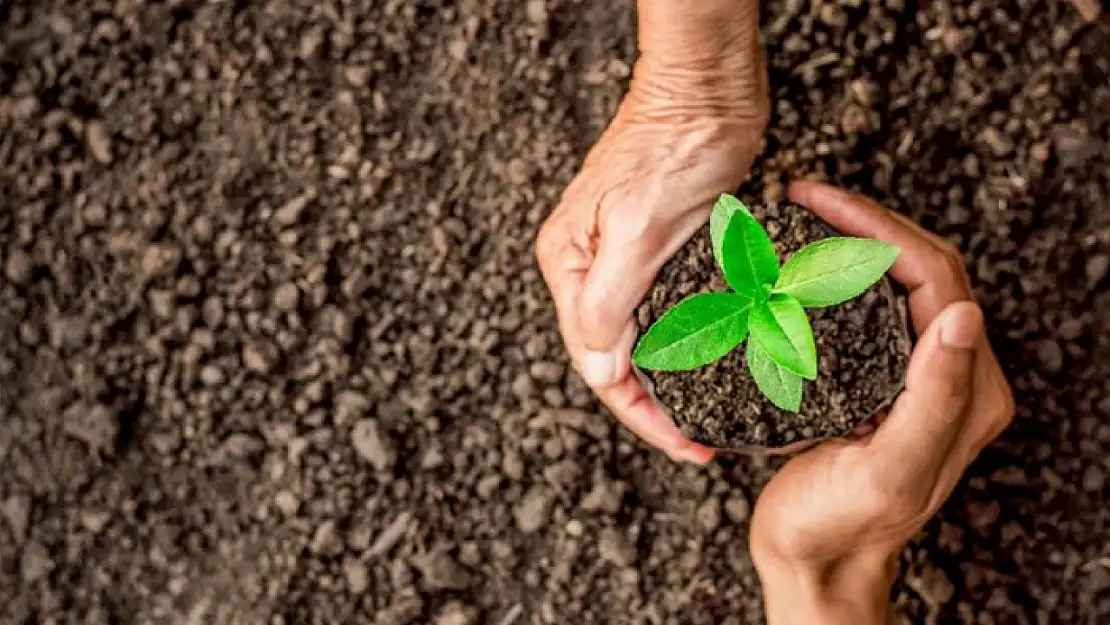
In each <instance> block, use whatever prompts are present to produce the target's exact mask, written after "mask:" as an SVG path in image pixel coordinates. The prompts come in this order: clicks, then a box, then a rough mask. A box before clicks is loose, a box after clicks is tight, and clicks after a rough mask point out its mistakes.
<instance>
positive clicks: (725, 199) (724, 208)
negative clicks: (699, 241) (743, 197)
mask: <svg viewBox="0 0 1110 625" xmlns="http://www.w3.org/2000/svg"><path fill="white" fill-rule="evenodd" d="M737 211H739V212H742V213H748V214H749V215H750V214H751V212H750V211H749V210H748V207H747V206H744V203H743V202H741V201H740V200H738V199H736V196H734V195H729V194H727V193H725V194H722V195H721V197H719V198H717V203H716V204H714V205H713V212H711V213H709V240H710V241H711V242H712V244H713V258H716V259H717V266H718V267H722V268H723V267H724V266H725V263H724V261H723V260H722V257H721V244H722V243H723V242H724V240H725V228H726V227H728V222H729V220H731V219H732V214H733V213H735V212H737Z"/></svg>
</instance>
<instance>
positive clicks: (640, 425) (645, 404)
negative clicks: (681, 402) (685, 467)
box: [596, 375, 713, 464]
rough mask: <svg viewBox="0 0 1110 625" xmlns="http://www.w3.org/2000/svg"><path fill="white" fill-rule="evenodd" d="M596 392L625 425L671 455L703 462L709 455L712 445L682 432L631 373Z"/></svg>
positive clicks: (708, 459) (690, 460)
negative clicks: (697, 440)
mask: <svg viewBox="0 0 1110 625" xmlns="http://www.w3.org/2000/svg"><path fill="white" fill-rule="evenodd" d="M596 392H597V395H598V397H599V398H600V399H601V401H602V402H604V403H605V405H606V406H608V407H609V410H611V411H612V412H613V414H614V415H616V416H617V418H618V419H620V421H621V423H623V424H624V425H625V427H627V428H628V429H630V430H632V432H633V433H634V434H636V435H637V436H639V437H640V438H642V439H643V440H644V441H646V442H647V443H648V444H649V445H651V446H653V447H656V448H658V449H660V450H662V451H663V452H664V453H666V454H667V455H668V456H670V457H671V459H673V460H685V461H687V462H693V463H696V464H705V463H707V462H709V461H710V460H712V459H713V450H712V449H710V448H708V447H706V446H705V445H701V444H699V443H695V442H693V441H690V440H688V439H687V438H686V437H685V436H683V434H682V432H681V431H680V430H679V429H678V426H676V425H675V423H674V421H672V420H671V418H670V417H669V416H667V414H666V413H664V412H663V409H662V408H661V407H660V406H659V403H658V402H657V401H656V400H655V398H654V397H652V396H651V394H650V393H649V392H648V391H647V389H646V388H644V385H643V383H641V382H640V380H638V379H637V378H636V376H635V375H629V376H628V377H627V378H625V379H624V380H621V381H620V382H618V383H617V384H614V385H612V386H609V387H606V388H604V389H600V390H598V391H596Z"/></svg>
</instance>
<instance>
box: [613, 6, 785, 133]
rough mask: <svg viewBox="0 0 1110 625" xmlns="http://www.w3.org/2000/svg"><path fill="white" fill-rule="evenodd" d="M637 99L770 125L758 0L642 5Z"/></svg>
mask: <svg viewBox="0 0 1110 625" xmlns="http://www.w3.org/2000/svg"><path fill="white" fill-rule="evenodd" d="M637 8H638V24H639V47H640V58H639V59H638V60H637V62H636V67H635V72H634V74H633V80H632V89H631V93H630V95H631V96H632V97H634V98H636V99H638V100H640V101H642V102H643V103H645V104H651V105H652V106H650V107H645V108H648V109H649V110H652V111H658V110H659V109H673V111H672V113H677V114H689V116H691V117H694V116H696V117H705V116H707V115H716V116H720V117H722V118H727V119H729V120H733V121H747V122H755V124H756V125H758V126H760V127H762V125H765V124H766V118H767V116H768V110H769V106H768V103H767V74H766V68H765V67H764V62H763V51H762V46H761V44H760V41H759V5H758V2H757V1H756V0H639V2H638V3H637Z"/></svg>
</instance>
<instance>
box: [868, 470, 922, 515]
mask: <svg viewBox="0 0 1110 625" xmlns="http://www.w3.org/2000/svg"><path fill="white" fill-rule="evenodd" d="M860 500H861V501H862V502H863V505H862V508H863V510H864V511H865V512H866V514H868V515H869V516H871V517H872V518H874V519H884V520H890V519H909V518H916V517H918V516H920V515H921V514H922V513H923V512H925V510H926V509H927V507H928V505H929V499H928V495H927V494H926V493H923V492H922V491H921V489H920V488H918V487H916V486H915V485H914V484H912V483H909V482H907V481H906V480H903V479H900V478H899V477H898V475H897V474H896V472H892V471H889V470H884V469H872V470H870V471H868V473H867V475H866V479H865V481H864V485H863V488H861V493H860Z"/></svg>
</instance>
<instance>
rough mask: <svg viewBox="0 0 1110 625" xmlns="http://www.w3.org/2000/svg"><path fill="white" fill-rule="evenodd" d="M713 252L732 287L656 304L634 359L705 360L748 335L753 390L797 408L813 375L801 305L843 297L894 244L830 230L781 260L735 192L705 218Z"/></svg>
mask: <svg viewBox="0 0 1110 625" xmlns="http://www.w3.org/2000/svg"><path fill="white" fill-rule="evenodd" d="M709 234H710V240H711V242H712V245H713V257H714V258H715V259H716V260H717V264H718V265H719V266H720V267H721V271H722V272H723V273H724V276H725V281H726V282H727V283H728V285H729V287H731V288H732V291H730V292H726V293H696V294H694V295H691V296H689V297H687V298H686V299H684V300H682V301H681V302H679V303H678V304H676V305H675V306H674V307H673V308H671V309H670V310H668V311H667V312H666V313H664V314H663V316H662V317H660V318H659V319H658V320H657V321H656V322H655V323H654V324H653V325H652V326H651V328H649V329H648V331H647V334H645V335H644V336H643V338H641V339H640V342H639V344H638V345H637V346H636V350H635V352H633V354H632V361H633V362H634V363H635V364H636V366H638V367H640V368H642V369H654V370H657V371H686V370H689V369H695V368H697V367H701V366H703V365H707V364H709V363H712V362H714V361H716V360H718V359H720V358H722V357H723V356H725V355H726V354H728V353H729V352H730V351H732V350H733V349H735V348H736V347H738V346H739V345H740V344H741V343H743V342H744V341H745V339H747V343H748V345H747V349H746V360H747V362H748V369H749V370H750V371H751V374H752V378H753V379H754V380H755V383H756V385H757V386H758V387H759V390H760V391H761V392H762V393H763V394H764V395H766V396H767V399H769V400H771V403H773V404H775V405H776V406H778V407H779V408H781V409H783V410H787V411H790V412H798V410H799V409H800V408H801V405H802V384H803V380H814V379H816V378H817V346H816V344H815V343H814V340H813V328H812V327H811V326H810V325H809V318H808V317H807V316H806V312H805V309H806V308H821V307H824V306H832V305H834V304H840V303H843V302H846V301H848V300H850V299H852V298H854V297H856V296H858V295H860V294H861V293H863V292H864V291H866V290H867V288H868V287H869V286H871V285H872V284H874V283H875V282H877V281H878V280H879V279H881V278H882V277H883V274H884V273H886V270H887V269H889V268H890V266H891V265H892V264H894V260H895V259H896V258H897V257H898V248H897V247H895V246H893V245H890V244H887V243H883V242H882V241H875V240H872V239H857V238H851V237H831V238H828V239H823V240H821V241H817V242H815V243H810V244H808V245H806V246H805V247H803V248H802V249H800V250H798V251H797V252H795V253H794V254H793V255H792V256H791V257H790V258H789V259H788V260H787V261H786V264H784V265H783V266H782V267H779V260H778V256H777V255H776V254H775V247H774V245H773V244H772V243H771V238H770V237H769V236H767V233H766V232H765V231H764V230H763V227H762V226H760V225H759V222H758V221H756V219H755V217H753V216H752V214H751V213H750V212H749V211H748V209H747V207H745V206H744V204H743V203H741V202H740V200H738V199H736V198H735V197H733V196H731V195H722V196H721V198H720V199H719V200H717V204H716V205H715V206H714V207H713V212H712V213H711V215H710V218H709Z"/></svg>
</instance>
